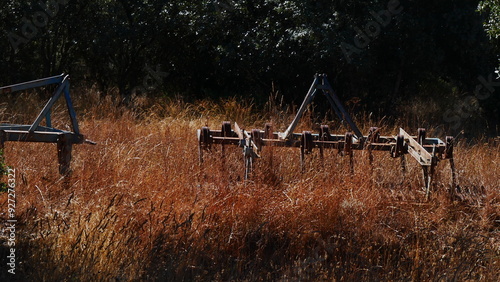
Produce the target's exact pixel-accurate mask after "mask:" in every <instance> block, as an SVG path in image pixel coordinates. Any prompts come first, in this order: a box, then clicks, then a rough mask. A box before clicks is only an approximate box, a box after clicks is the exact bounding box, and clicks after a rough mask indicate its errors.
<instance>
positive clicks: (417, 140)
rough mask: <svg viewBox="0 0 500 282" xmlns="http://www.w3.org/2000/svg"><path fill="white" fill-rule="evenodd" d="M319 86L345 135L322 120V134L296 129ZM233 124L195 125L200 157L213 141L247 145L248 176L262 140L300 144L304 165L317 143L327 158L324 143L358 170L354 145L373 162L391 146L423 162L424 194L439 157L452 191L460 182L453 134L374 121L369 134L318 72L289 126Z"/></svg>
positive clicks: (396, 155) (397, 155)
mask: <svg viewBox="0 0 500 282" xmlns="http://www.w3.org/2000/svg"><path fill="white" fill-rule="evenodd" d="M319 91H321V92H322V93H323V94H324V95H325V96H326V98H327V100H328V102H329V103H330V106H331V107H332V109H333V110H334V112H335V113H336V115H337V116H338V117H339V118H340V119H341V120H343V121H345V122H347V124H348V126H349V127H350V131H348V132H347V133H346V134H344V135H334V134H330V130H329V127H328V126H327V125H322V126H321V127H320V132H319V134H314V133H311V132H310V131H304V132H302V133H293V131H294V130H295V128H296V127H297V125H298V122H299V120H300V118H301V117H302V115H303V114H304V112H305V110H306V109H307V106H308V105H309V104H310V103H311V102H312V100H313V98H314V97H315V95H316V94H317V93H318V92H319ZM234 127H235V128H234V130H232V129H231V123H230V122H223V124H222V129H221V130H210V129H209V128H208V127H203V128H201V129H199V130H198V131H197V136H198V145H199V156H200V163H203V155H204V152H207V151H210V149H211V148H212V145H214V144H220V145H222V153H223V154H224V153H225V150H224V147H225V145H237V146H240V147H243V156H244V163H245V172H244V179H245V180H247V179H249V178H250V174H251V171H252V165H253V162H254V159H257V158H260V155H259V154H260V152H261V150H262V147H264V146H275V147H297V148H300V163H301V167H302V169H303V168H304V166H305V162H304V160H305V156H306V155H308V154H310V153H312V150H313V149H314V148H318V149H319V150H320V157H321V159H323V152H324V149H336V150H338V151H339V152H342V153H343V155H344V156H348V157H349V159H350V169H351V172H352V173H353V172H354V165H353V155H354V154H353V151H354V150H367V151H368V153H369V162H370V164H372V163H373V154H372V151H387V152H390V154H391V156H392V157H393V158H400V159H401V168H402V170H403V171H405V170H406V160H405V155H406V154H410V155H411V156H412V157H413V158H414V159H415V160H416V161H417V162H418V163H419V164H420V165H421V167H422V171H423V182H424V186H425V190H426V198H428V197H429V193H430V187H431V184H432V177H433V175H434V172H435V168H436V166H437V163H438V161H439V160H445V159H448V160H449V161H450V168H451V179H452V191H454V187H455V186H456V171H455V164H454V161H453V137H451V136H447V137H446V142H443V141H442V140H441V139H439V138H427V137H426V130H425V129H423V128H420V129H419V130H418V135H417V136H412V135H410V134H408V133H407V132H406V131H404V130H403V129H402V128H401V129H400V130H399V133H398V135H397V136H381V135H380V131H379V128H377V127H372V128H370V130H369V133H368V135H366V136H365V135H363V134H362V133H361V131H360V130H359V128H358V127H357V126H356V124H355V123H354V121H353V120H352V118H351V116H350V115H349V113H348V112H347V111H346V110H345V109H344V107H343V105H342V103H341V102H340V99H339V98H338V97H337V95H336V94H335V92H334V91H333V89H332V87H331V85H330V84H329V83H328V80H327V77H326V75H324V74H316V75H315V77H314V81H313V83H312V85H311V87H310V89H309V91H308V93H307V95H306V97H305V98H304V101H303V103H302V105H301V106H300V108H299V111H298V112H297V114H296V116H295V118H294V119H293V121H292V122H291V124H290V125H289V126H288V128H287V129H286V130H285V132H273V131H272V125H271V124H266V125H265V129H264V130H259V129H254V130H252V131H251V132H248V131H245V130H244V129H241V128H240V126H238V124H237V123H235V124H234Z"/></svg>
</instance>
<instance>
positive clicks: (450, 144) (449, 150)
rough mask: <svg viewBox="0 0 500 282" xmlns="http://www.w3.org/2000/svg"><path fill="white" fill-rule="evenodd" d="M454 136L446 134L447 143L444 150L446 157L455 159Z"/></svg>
mask: <svg viewBox="0 0 500 282" xmlns="http://www.w3.org/2000/svg"><path fill="white" fill-rule="evenodd" d="M453 142H454V140H453V136H446V145H445V150H444V158H446V159H453Z"/></svg>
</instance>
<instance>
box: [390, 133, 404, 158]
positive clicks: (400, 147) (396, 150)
mask: <svg viewBox="0 0 500 282" xmlns="http://www.w3.org/2000/svg"><path fill="white" fill-rule="evenodd" d="M404 144H405V138H404V136H403V135H401V134H398V136H396V146H395V147H392V157H393V158H397V157H399V156H402V155H403V154H404Z"/></svg>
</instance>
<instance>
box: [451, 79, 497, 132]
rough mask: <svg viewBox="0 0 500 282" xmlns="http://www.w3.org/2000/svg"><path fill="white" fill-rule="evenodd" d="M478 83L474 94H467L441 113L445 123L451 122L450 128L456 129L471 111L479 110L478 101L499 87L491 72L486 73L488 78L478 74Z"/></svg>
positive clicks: (489, 95)
mask: <svg viewBox="0 0 500 282" xmlns="http://www.w3.org/2000/svg"><path fill="white" fill-rule="evenodd" d="M477 79H478V80H479V83H478V84H477V85H476V88H475V90H474V95H469V96H467V97H465V98H464V99H463V100H461V101H460V102H458V103H457V104H455V105H453V107H452V108H451V109H448V110H447V111H446V112H444V114H443V120H444V121H445V122H447V123H453V125H452V126H451V129H452V130H457V129H459V128H460V126H461V125H462V122H463V121H464V120H465V119H467V118H469V117H471V116H472V114H473V113H475V112H477V111H478V110H479V103H478V102H479V101H480V100H486V99H488V98H490V97H491V95H492V94H493V93H494V92H495V87H500V81H495V79H493V74H490V75H488V78H485V77H484V76H479V77H478V78H477Z"/></svg>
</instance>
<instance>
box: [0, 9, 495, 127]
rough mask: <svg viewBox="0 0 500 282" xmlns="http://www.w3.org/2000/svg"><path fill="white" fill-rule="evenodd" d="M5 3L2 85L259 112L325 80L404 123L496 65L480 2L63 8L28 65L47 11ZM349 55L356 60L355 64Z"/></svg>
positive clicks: (491, 110)
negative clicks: (249, 103) (19, 39)
mask: <svg viewBox="0 0 500 282" xmlns="http://www.w3.org/2000/svg"><path fill="white" fill-rule="evenodd" d="M2 2H3V3H2V5H1V6H0V18H1V21H0V27H1V28H2V30H4V40H2V41H0V52H2V54H3V55H2V61H1V62H0V74H1V76H0V83H1V84H7V83H14V82H18V81H23V80H27V79H33V78H38V77H42V76H48V75H54V74H57V73H61V72H63V71H64V72H70V73H71V74H72V77H73V82H76V83H80V84H83V83H85V84H87V85H89V84H94V83H97V84H98V85H99V87H101V89H103V90H107V89H110V88H112V87H117V89H118V90H119V92H120V95H122V98H127V97H129V96H130V95H131V94H133V93H136V92H139V93H143V92H149V93H151V94H153V93H166V94H167V95H175V94H181V95H183V96H184V97H187V98H188V99H195V98H202V97H211V98H217V97H220V96H227V95H230V96H233V95H241V96H249V95H251V96H252V97H254V98H255V101H256V102H257V103H259V102H261V101H265V100H266V99H267V95H268V93H269V91H270V90H271V89H272V88H273V86H274V87H275V89H278V90H280V92H281V93H282V94H283V95H284V96H285V99H286V100H287V102H296V103H297V102H298V101H300V100H301V99H302V97H303V95H304V92H305V91H306V89H307V88H308V86H309V84H310V83H311V79H312V77H313V75H314V73H316V72H324V73H327V74H329V76H330V81H331V82H332V84H333V85H334V88H335V89H336V90H337V91H338V92H339V94H340V95H341V96H342V98H343V100H345V101H348V100H350V99H352V98H360V101H361V103H360V105H361V106H363V108H364V110H366V111H371V112H376V113H378V114H380V115H384V114H390V115H395V114H404V111H403V110H401V109H400V108H401V106H402V105H403V104H405V103H406V102H408V101H412V100H414V99H418V98H419V97H420V95H423V94H422V93H425V92H429V91H430V90H429V89H436V88H439V86H436V85H443V82H444V83H445V85H448V89H443V90H442V91H443V93H433V95H430V96H431V97H432V99H431V100H434V101H433V102H435V103H437V104H450V103H455V102H453V101H456V100H460V99H463V97H464V96H467V95H471V93H473V91H474V90H475V87H476V85H477V84H478V77H479V76H484V77H486V76H488V75H489V74H492V73H493V72H494V67H495V66H496V65H497V58H496V54H498V51H495V50H498V48H496V46H495V45H498V40H497V39H496V37H495V36H494V35H495V34H496V33H497V30H498V29H497V28H496V25H495V24H491V23H494V22H495V21H494V20H495V19H496V15H497V14H498V13H497V12H495V11H498V8H497V6H498V5H497V4H493V2H492V1H485V2H488V3H486V4H487V5H485V6H480V7H486V8H482V11H483V12H482V13H480V12H478V11H477V8H478V4H479V1H466V0H458V1H456V0H453V1H452V0H445V1H431V0H421V1H417V0H399V1H398V0H371V1H343V0H335V1H323V0H321V1H312V0H306V1H299V0H290V1H276V0H257V1H249V0H202V1H194V2H193V1H165V0H154V1H133V0H120V1H106V0H90V1H82V0H74V1H57V0H52V2H57V3H58V2H67V3H66V4H59V5H58V8H59V9H58V12H57V13H56V15H54V16H53V17H49V18H48V21H47V24H46V25H45V26H43V27H40V28H39V31H38V32H37V34H36V36H34V37H33V38H32V39H30V40H28V42H26V43H25V44H21V45H20V46H19V48H18V52H17V53H16V52H15V50H14V49H15V48H13V46H12V44H11V40H9V33H11V32H15V33H17V34H19V35H20V34H21V29H22V27H23V17H25V18H28V19H32V18H33V15H34V14H36V13H37V12H39V11H41V10H42V8H41V7H40V5H39V2H38V1H24V2H23V3H19V1H5V0H3V1H2ZM46 2H51V1H46ZM389 10H390V11H392V14H391V13H390V14H389V15H390V17H387V15H388V14H387V11H389ZM395 11H396V12H395ZM490 11H492V12H491V13H489V12H490ZM377 15H379V17H377ZM489 16H491V17H492V18H493V21H492V20H489V21H488V22H489V23H490V24H489V25H488V24H487V25H486V26H483V23H484V22H486V20H487V19H488V17H489ZM374 23H378V24H375V26H374V25H373V24H374ZM485 29H486V30H485ZM360 30H362V31H363V33H364V34H368V35H365V36H364V38H363V36H360V35H359V31H360ZM487 32H488V33H489V35H490V38H488V36H487ZM370 33H371V34H370ZM360 41H361V42H362V43H368V44H362V46H359V44H358V45H356V42H360ZM342 46H344V48H345V46H350V47H349V48H353V49H349V52H347V53H348V54H349V56H346V50H345V49H344V50H343V48H342ZM152 69H153V70H155V71H156V70H158V71H161V72H162V76H161V78H159V77H155V75H154V74H152V73H151V70H152ZM138 89H139V90H138ZM464 93H466V94H464ZM497 96H498V95H494V97H492V98H491V99H488V100H487V101H480V106H481V109H479V110H478V115H479V113H483V114H481V116H483V115H484V117H487V119H488V120H489V121H490V123H489V126H490V127H491V126H493V125H495V124H498V112H495V111H498V110H497V109H498V108H499V99H498V98H497ZM439 97H448V98H447V99H448V100H443V99H444V98H443V99H441V98H439ZM420 98H421V97H420ZM450 101H451V102H450ZM398 111H399V112H398ZM443 111H444V110H443ZM439 122H442V120H441V121H439ZM493 127H494V126H493Z"/></svg>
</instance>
